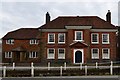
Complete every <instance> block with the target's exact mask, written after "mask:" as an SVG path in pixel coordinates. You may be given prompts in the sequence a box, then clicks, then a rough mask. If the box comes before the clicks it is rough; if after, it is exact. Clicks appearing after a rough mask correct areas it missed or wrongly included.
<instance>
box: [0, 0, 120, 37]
mask: <svg viewBox="0 0 120 80" xmlns="http://www.w3.org/2000/svg"><path fill="white" fill-rule="evenodd" d="M119 1H120V0H106V1H105V0H49V2H48V0H0V38H2V37H3V36H4V35H5V34H7V33H8V32H10V31H14V30H16V29H19V28H38V27H40V26H41V25H43V24H44V23H45V14H46V12H49V13H50V16H51V20H53V19H55V18H57V17H58V16H99V17H100V18H102V19H106V13H107V12H108V10H110V11H111V16H112V24H114V25H116V26H118V2H119ZM119 9H120V8H119ZM119 18H120V15H119Z"/></svg>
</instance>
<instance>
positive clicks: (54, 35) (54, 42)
mask: <svg viewBox="0 0 120 80" xmlns="http://www.w3.org/2000/svg"><path fill="white" fill-rule="evenodd" d="M50 34H53V35H54V42H50V41H49V35H50ZM48 43H49V44H54V43H55V33H48Z"/></svg>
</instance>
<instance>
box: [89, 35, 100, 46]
mask: <svg viewBox="0 0 120 80" xmlns="http://www.w3.org/2000/svg"><path fill="white" fill-rule="evenodd" d="M94 34H96V35H97V42H93V35H94ZM91 43H92V44H98V43H99V34H98V33H92V34H91Z"/></svg>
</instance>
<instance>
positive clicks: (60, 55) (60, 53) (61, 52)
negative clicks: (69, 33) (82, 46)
mask: <svg viewBox="0 0 120 80" xmlns="http://www.w3.org/2000/svg"><path fill="white" fill-rule="evenodd" d="M58 59H65V49H64V48H59V49H58Z"/></svg>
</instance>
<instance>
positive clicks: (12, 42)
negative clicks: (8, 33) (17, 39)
mask: <svg viewBox="0 0 120 80" xmlns="http://www.w3.org/2000/svg"><path fill="white" fill-rule="evenodd" d="M6 44H14V39H7V40H6Z"/></svg>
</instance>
